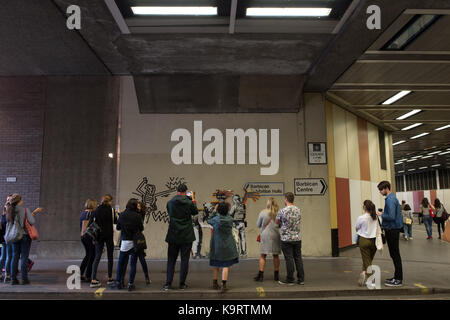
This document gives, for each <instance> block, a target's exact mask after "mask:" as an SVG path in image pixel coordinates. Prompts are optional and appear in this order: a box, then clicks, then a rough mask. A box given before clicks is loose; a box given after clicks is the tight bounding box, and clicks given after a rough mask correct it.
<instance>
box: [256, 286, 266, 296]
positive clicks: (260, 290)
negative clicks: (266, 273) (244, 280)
mask: <svg viewBox="0 0 450 320" xmlns="http://www.w3.org/2000/svg"><path fill="white" fill-rule="evenodd" d="M256 292H258V296H259V297H260V298H264V297H265V296H266V293H265V292H264V288H263V287H257V288H256Z"/></svg>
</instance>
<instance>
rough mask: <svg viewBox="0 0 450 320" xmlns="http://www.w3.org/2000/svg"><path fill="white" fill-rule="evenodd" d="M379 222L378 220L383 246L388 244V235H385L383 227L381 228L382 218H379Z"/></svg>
mask: <svg viewBox="0 0 450 320" xmlns="http://www.w3.org/2000/svg"><path fill="white" fill-rule="evenodd" d="M377 220H378V225H379V227H380V231H381V233H380V235H381V242H382V243H383V244H386V233H385V231H384V229H383V227H382V226H381V222H380V218H378V217H377Z"/></svg>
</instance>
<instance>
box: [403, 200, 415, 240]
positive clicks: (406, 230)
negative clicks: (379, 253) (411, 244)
mask: <svg viewBox="0 0 450 320" xmlns="http://www.w3.org/2000/svg"><path fill="white" fill-rule="evenodd" d="M402 216H403V234H404V237H405V240H412V239H413V237H412V224H413V213H412V210H411V207H410V206H409V204H405V205H404V207H403V209H402Z"/></svg>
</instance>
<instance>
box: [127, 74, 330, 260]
mask: <svg viewBox="0 0 450 320" xmlns="http://www.w3.org/2000/svg"><path fill="white" fill-rule="evenodd" d="M196 120H201V121H202V124H203V132H204V131H205V130H207V129H209V128H217V129H219V130H220V131H222V132H223V133H225V130H226V129H234V128H243V129H248V128H255V129H279V130H280V131H279V132H280V139H279V143H280V145H279V146H280V149H279V150H280V152H279V153H280V165H279V171H278V173H277V174H275V175H261V173H260V167H261V165H259V164H258V165H249V164H246V165H237V164H234V165H231V164H228V165H226V164H224V165H218V164H214V165H206V164H190V165H187V164H182V165H175V164H173V163H172V161H171V150H172V147H173V146H174V145H175V144H176V142H171V134H172V131H173V130H175V129H178V128H186V129H187V130H189V131H190V132H191V134H193V123H194V121H196ZM269 132H270V131H269ZM308 141H309V142H324V141H326V125H325V108H324V101H323V99H322V96H321V95H318V94H311V95H305V100H304V105H303V107H302V108H301V109H300V112H299V113H285V114H283V113H282V114H270V115H269V114H238V113H227V114H197V115H195V114H189V115H188V114H172V115H169V114H140V113H139V107H138V103H137V98H136V93H135V89H134V84H133V80H132V78H130V77H124V78H122V82H121V134H120V167H119V168H120V173H119V194H120V196H119V204H120V206H121V208H122V209H123V208H124V206H125V204H126V201H127V200H128V199H129V198H130V197H133V196H134V197H136V195H135V194H133V192H137V191H136V188H137V187H138V184H139V183H140V182H141V181H142V179H143V178H144V177H146V178H148V183H149V184H153V185H154V186H155V188H156V193H158V192H162V191H164V190H166V189H167V187H166V186H165V185H166V183H167V182H168V181H169V179H170V177H178V178H184V179H185V181H186V182H187V184H188V186H189V188H190V189H192V190H195V191H196V193H197V198H198V199H197V200H198V203H199V206H200V205H201V204H202V203H203V202H207V201H211V200H213V198H212V194H213V193H214V192H215V191H216V189H231V190H234V191H235V192H237V193H239V194H240V195H242V194H243V192H242V188H243V186H244V184H245V183H246V182H284V185H285V191H293V187H294V178H304V177H314V178H318V177H324V178H326V177H327V173H328V171H327V170H328V168H327V166H326V165H316V166H311V165H308V160H307V152H306V142H308ZM206 145H207V143H204V144H203V146H204V147H205V146H206ZM247 156H248V155H247ZM247 161H248V160H247ZM326 180H327V179H326ZM137 193H138V192H137ZM173 195H174V193H171V194H170V195H169V196H168V197H162V196H161V197H158V198H157V202H156V205H157V210H156V211H155V213H154V215H152V216H151V217H150V219H149V222H148V224H146V228H145V235H146V237H147V242H148V245H149V250H148V256H149V257H150V258H164V257H166V250H167V247H166V243H165V242H164V238H165V235H166V232H167V227H168V224H167V222H166V221H164V211H165V207H166V203H167V200H168V199H170V197H172V196H173ZM267 199H268V198H267V197H261V198H260V199H259V200H256V201H255V202H253V201H252V200H250V201H249V202H248V205H247V209H248V210H247V221H248V228H247V230H246V235H247V244H248V256H249V257H257V256H258V255H259V247H258V243H257V242H256V238H257V235H258V234H259V230H258V229H257V228H256V219H257V216H258V214H259V212H260V211H261V210H262V209H264V207H265V204H266V200H267ZM276 199H277V200H278V202H279V204H280V205H282V201H283V198H282V197H276ZM295 204H296V205H297V206H299V207H300V208H301V209H302V212H303V223H302V232H303V252H304V254H305V255H310V256H329V255H331V236H330V211H329V196H328V193H326V195H325V196H310V197H296V199H295ZM160 220H162V221H160ZM209 235H210V232H209V229H208V228H204V249H203V251H202V254H207V253H208V251H209Z"/></svg>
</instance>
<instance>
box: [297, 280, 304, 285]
mask: <svg viewBox="0 0 450 320" xmlns="http://www.w3.org/2000/svg"><path fill="white" fill-rule="evenodd" d="M297 284H298V285H300V286H304V285H305V282H304V281H300V280H298V281H297Z"/></svg>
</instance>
